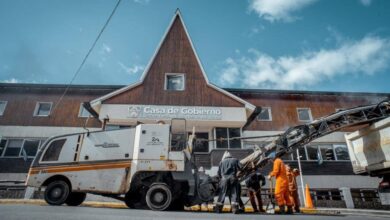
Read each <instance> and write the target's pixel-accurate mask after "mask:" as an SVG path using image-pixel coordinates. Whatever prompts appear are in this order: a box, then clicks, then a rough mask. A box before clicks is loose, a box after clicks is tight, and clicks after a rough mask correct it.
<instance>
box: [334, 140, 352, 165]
mask: <svg viewBox="0 0 390 220" xmlns="http://www.w3.org/2000/svg"><path fill="white" fill-rule="evenodd" d="M332 146H333V153H334V158H335V161H351V158H349V160H340V159H339V158H338V157H337V154H336V146H345V147H346V149H347V152H348V154H349V149H348V145H347V143H333V144H332ZM348 157H349V155H348Z"/></svg>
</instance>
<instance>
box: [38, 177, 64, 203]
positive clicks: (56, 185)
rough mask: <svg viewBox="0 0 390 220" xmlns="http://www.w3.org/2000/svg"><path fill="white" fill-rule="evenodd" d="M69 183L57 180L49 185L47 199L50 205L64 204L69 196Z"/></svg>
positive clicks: (46, 191)
mask: <svg viewBox="0 0 390 220" xmlns="http://www.w3.org/2000/svg"><path fill="white" fill-rule="evenodd" d="M69 191H70V190H69V185H68V184H67V183H66V182H65V181H63V180H56V181H53V182H51V183H49V185H47V187H46V190H45V195H44V196H45V201H46V202H47V203H48V204H50V205H62V204H64V203H65V201H66V199H67V198H68V196H69Z"/></svg>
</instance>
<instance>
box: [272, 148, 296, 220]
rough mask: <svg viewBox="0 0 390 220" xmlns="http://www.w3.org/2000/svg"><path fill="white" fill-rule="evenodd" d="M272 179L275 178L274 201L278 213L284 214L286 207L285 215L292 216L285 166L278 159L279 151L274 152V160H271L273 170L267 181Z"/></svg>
mask: <svg viewBox="0 0 390 220" xmlns="http://www.w3.org/2000/svg"><path fill="white" fill-rule="evenodd" d="M272 177H275V179H276V184H275V199H276V202H277V203H278V206H279V209H280V211H279V213H280V214H285V213H286V212H285V207H286V206H287V214H292V213H293V211H292V203H291V200H290V194H289V191H288V179H287V174H286V166H285V165H284V163H283V161H282V160H281V159H280V151H279V150H276V153H275V156H274V159H273V169H272V172H271V173H270V174H269V175H268V179H269V180H271V178H272Z"/></svg>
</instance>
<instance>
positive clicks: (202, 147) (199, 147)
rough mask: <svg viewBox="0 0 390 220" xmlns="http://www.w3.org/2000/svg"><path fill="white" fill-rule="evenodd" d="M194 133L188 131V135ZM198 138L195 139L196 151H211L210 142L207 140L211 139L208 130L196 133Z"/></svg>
mask: <svg viewBox="0 0 390 220" xmlns="http://www.w3.org/2000/svg"><path fill="white" fill-rule="evenodd" d="M191 134H192V133H188V136H189V135H191ZM195 136H196V139H195V141H196V142H195V144H194V146H193V147H194V152H205V153H208V152H209V142H208V141H205V140H208V139H209V133H207V132H202V133H198V132H196V133H195ZM198 139H203V140H198Z"/></svg>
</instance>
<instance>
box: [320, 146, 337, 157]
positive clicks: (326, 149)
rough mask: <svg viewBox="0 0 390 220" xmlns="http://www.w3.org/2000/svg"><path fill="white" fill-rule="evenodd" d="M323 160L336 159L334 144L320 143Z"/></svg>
mask: <svg viewBox="0 0 390 220" xmlns="http://www.w3.org/2000/svg"><path fill="white" fill-rule="evenodd" d="M319 149H320V151H321V156H322V159H323V160H336V158H335V156H334V152H333V146H332V145H319Z"/></svg>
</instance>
